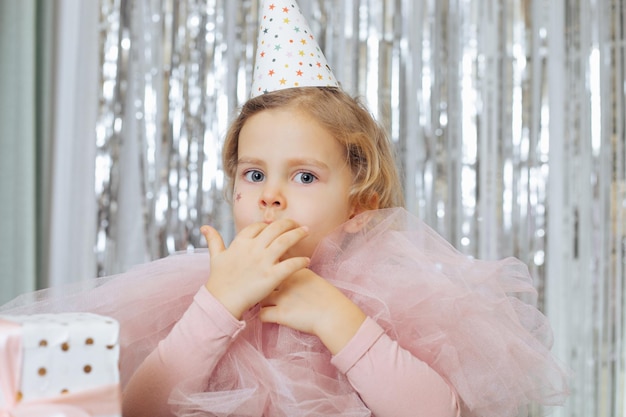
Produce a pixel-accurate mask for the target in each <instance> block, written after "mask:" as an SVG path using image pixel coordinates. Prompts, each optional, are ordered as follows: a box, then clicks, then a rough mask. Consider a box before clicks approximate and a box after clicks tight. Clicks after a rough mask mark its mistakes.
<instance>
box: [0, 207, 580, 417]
mask: <svg viewBox="0 0 626 417" xmlns="http://www.w3.org/2000/svg"><path fill="white" fill-rule="evenodd" d="M351 222H355V223H353V224H352V225H353V226H354V224H356V222H359V224H360V226H359V227H340V228H339V229H338V230H337V231H336V232H335V233H333V234H331V235H330V236H328V237H327V238H326V239H325V240H324V241H322V242H321V243H320V245H319V247H318V248H317V250H316V252H315V254H314V255H313V257H312V263H311V266H310V268H311V269H312V270H314V271H315V272H316V273H318V274H319V275H321V276H322V277H324V278H326V279H328V280H329V281H330V282H331V283H333V284H334V285H335V286H336V287H338V288H339V289H340V290H342V291H343V292H344V293H345V294H347V295H348V296H349V297H350V298H351V299H352V300H353V301H354V302H355V303H356V304H357V305H359V306H360V307H361V308H362V309H363V311H364V312H365V313H366V314H367V315H368V316H370V317H371V318H373V319H374V320H375V321H376V322H377V323H378V324H379V325H380V326H382V327H383V328H384V329H385V331H386V332H387V334H388V335H389V336H390V337H391V338H392V339H395V340H397V341H398V343H399V344H400V345H401V346H402V347H403V348H404V349H406V350H408V351H410V352H411V353H412V354H413V355H414V356H416V357H417V358H419V359H421V360H422V361H424V362H426V363H428V364H429V365H430V366H431V367H432V368H433V369H434V370H435V371H437V372H438V373H439V374H440V375H441V376H443V377H444V378H445V379H446V380H447V381H449V383H450V384H451V386H452V387H454V389H455V390H456V392H457V394H458V396H459V398H460V399H461V414H462V416H464V417H514V416H518V415H526V412H527V410H528V409H530V408H531V407H535V406H537V405H540V406H553V405H559V404H562V403H563V401H564V400H565V398H566V397H567V395H568V375H567V371H566V370H565V369H564V368H563V366H562V365H561V364H559V363H558V361H557V360H556V359H555V358H554V357H553V356H552V354H551V352H550V348H551V344H552V332H551V328H550V325H549V323H548V320H547V319H546V317H545V316H544V315H543V314H541V312H540V311H539V310H537V308H536V307H535V306H534V302H535V300H536V290H535V289H534V287H533V284H532V279H531V277H530V275H529V273H528V270H527V267H526V266H525V265H524V264H523V263H522V262H520V261H519V260H517V259H515V258H506V259H503V260H500V261H480V260H475V259H472V258H469V257H467V256H465V255H463V254H461V253H459V252H458V251H457V250H455V249H454V248H453V247H452V246H451V245H450V244H449V243H448V242H447V241H446V240H445V239H443V238H442V237H441V236H439V235H438V234H437V233H436V232H435V231H433V230H432V229H430V228H429V227H428V226H427V225H426V224H424V223H423V222H422V221H421V220H419V219H418V218H416V217H414V216H413V215H411V214H409V213H408V212H407V211H405V210H404V209H400V208H396V209H384V210H377V211H370V212H366V213H363V214H361V215H360V216H357V218H355V219H353V220H351ZM208 257H209V255H208V252H207V251H206V250H199V251H196V252H194V253H180V254H176V255H172V256H169V257H167V258H164V259H161V260H157V261H153V262H150V263H147V264H144V265H140V266H137V267H135V268H133V269H131V270H130V271H128V272H126V273H123V274H119V275H115V276H111V277H105V278H99V279H95V280H88V281H85V282H84V283H81V284H79V285H74V286H70V287H63V288H57V289H55V288H53V289H47V290H42V291H38V292H35V293H31V294H26V295H23V296H20V297H18V298H17V299H15V300H13V301H12V302H10V303H8V304H6V305H4V306H2V307H1V308H0V313H2V314H11V313H13V314H24V313H37V312H61V311H91V312H96V313H98V314H105V315H109V316H111V317H114V318H116V319H117V320H119V322H120V324H121V352H122V356H121V363H120V368H121V378H122V386H124V385H125V384H126V383H127V382H128V380H129V378H130V376H131V375H132V373H133V372H134V371H135V369H136V368H137V367H138V366H139V364H140V363H141V362H142V361H143V360H144V358H145V357H146V356H147V355H148V354H149V353H150V352H151V351H152V350H153V349H154V348H155V347H156V345H157V343H158V342H159V341H160V340H161V339H163V338H164V337H165V336H166V335H167V334H168V333H169V331H170V330H171V328H172V327H173V325H174V324H175V323H176V321H177V320H179V319H180V317H181V316H182V315H183V313H184V312H185V310H186V309H187V307H188V306H189V305H190V303H191V301H192V298H193V296H194V295H195V293H196V292H197V291H198V289H199V288H200V286H202V285H203V284H204V283H205V282H206V280H207V278H208V276H209V258H208ZM255 314H256V311H255V310H254V309H253V310H251V311H250V312H249V313H248V314H247V315H246V316H245V317H244V319H245V320H246V321H247V326H246V331H244V332H242V333H241V334H240V335H239V336H238V339H237V340H236V342H235V343H233V345H232V347H231V348H230V349H229V351H228V352H227V354H226V355H225V357H224V358H223V359H222V360H221V362H220V363H219V364H218V366H217V368H216V369H215V371H214V373H213V374H212V376H211V380H210V386H209V387H208V389H207V392H205V393H187V394H188V395H186V396H185V395H183V396H182V397H181V398H183V399H182V401H190V402H195V403H200V404H204V405H203V406H204V407H206V411H207V412H209V410H210V409H211V407H212V405H211V404H213V405H216V404H220V406H223V405H224V404H225V403H227V402H228V401H233V398H234V397H237V396H248V397H247V398H245V399H243V400H242V399H241V398H239V399H237V398H235V400H236V401H235V402H236V403H237V404H239V406H240V405H241V402H242V401H244V402H245V401H248V402H249V405H250V407H251V408H252V407H254V404H259V403H261V404H262V403H263V401H266V400H267V398H268V397H272V396H274V397H276V396H277V395H279V394H280V393H281V392H289V393H290V397H292V398H300V399H302V398H306V399H307V401H309V402H318V403H324V402H329V403H333V404H334V406H336V404H337V403H341V401H343V403H342V404H344V405H342V407H343V410H342V412H341V415H354V416H357V415H358V416H361V415H362V416H367V415H370V414H369V411H368V410H367V409H366V408H365V406H364V405H363V404H362V403H361V402H360V401H353V400H352V399H353V398H354V395H353V394H354V390H353V388H352V387H351V386H350V385H349V382H348V381H347V379H346V378H345V377H344V376H343V375H341V374H339V373H338V372H333V371H332V369H331V368H329V359H330V355H329V353H328V352H327V350H326V349H325V348H324V346H323V345H322V344H321V342H320V341H319V340H317V339H316V338H315V337H312V336H310V335H306V334H302V333H299V332H297V331H293V330H291V329H288V328H284V327H280V326H276V325H272V326H271V327H264V326H263V325H261V324H260V323H259V322H258V321H257V320H255ZM262 332H265V333H266V334H263V335H262V334H261V333H262ZM268 337H269V338H273V339H275V343H272V344H270V346H271V347H270V348H269V349H268V348H267V345H265V346H264V348H263V349H261V345H260V343H261V342H260V340H261V339H265V340H267V338H268ZM258 381H265V382H264V383H263V386H262V387H261V386H260V385H259V383H258ZM267 381H271V383H267ZM268 387H269V388H268ZM341 398H344V399H345V401H344V400H341ZM179 400H180V398H179ZM274 401H277V400H274ZM294 406H296V407H297V404H296V405H294V404H285V407H286V408H285V409H288V408H289V407H294ZM184 408H185V407H184V406H183V407H181V409H184ZM291 410H292V411H293V408H292V409H291ZM209 415H210V414H209ZM286 415H290V414H286ZM291 415H293V414H291Z"/></svg>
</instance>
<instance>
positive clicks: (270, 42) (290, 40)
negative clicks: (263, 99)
mask: <svg viewBox="0 0 626 417" xmlns="http://www.w3.org/2000/svg"><path fill="white" fill-rule="evenodd" d="M260 20H261V23H260V28H259V39H258V42H257V50H256V56H255V63H254V71H253V77H252V88H251V91H250V97H251V98H253V97H256V96H259V95H261V94H264V93H269V92H271V91H277V90H283V89H286V88H294V87H339V83H338V82H337V80H336V78H335V75H334V74H333V72H332V70H331V69H330V66H328V62H327V61H326V57H325V56H324V54H323V53H322V50H321V49H320V47H319V45H318V43H317V41H316V40H315V37H314V36H313V33H312V32H311V29H310V27H309V25H308V23H307V21H306V19H305V18H304V16H303V15H302V13H301V11H300V8H299V7H298V4H297V3H296V2H295V1H294V0H264V1H263V8H262V9H261V19H260Z"/></svg>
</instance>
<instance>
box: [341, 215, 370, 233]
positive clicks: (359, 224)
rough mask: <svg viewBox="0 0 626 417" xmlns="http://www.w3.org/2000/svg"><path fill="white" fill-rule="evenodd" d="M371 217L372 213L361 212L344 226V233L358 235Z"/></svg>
mask: <svg viewBox="0 0 626 417" xmlns="http://www.w3.org/2000/svg"><path fill="white" fill-rule="evenodd" d="M373 215H374V213H373V212H372V211H371V210H362V211H361V212H360V213H359V214H356V215H354V216H353V217H352V218H351V219H350V220H348V222H347V223H346V224H344V226H343V230H344V231H345V232H346V233H358V232H360V231H361V230H362V229H363V228H364V227H365V225H367V223H369V221H370V219H371V218H372V216H373Z"/></svg>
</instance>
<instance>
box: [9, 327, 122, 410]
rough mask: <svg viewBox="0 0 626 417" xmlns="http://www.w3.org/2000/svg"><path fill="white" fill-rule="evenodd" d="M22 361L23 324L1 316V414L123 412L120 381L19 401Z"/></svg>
mask: <svg viewBox="0 0 626 417" xmlns="http://www.w3.org/2000/svg"><path fill="white" fill-rule="evenodd" d="M21 363H22V332H21V326H20V325H19V324H17V323H13V322H10V321H7V320H2V319H0V389H1V390H2V393H3V394H4V402H5V404H4V407H3V408H0V417H51V416H54V417H94V416H97V415H107V414H108V415H112V414H121V410H120V404H121V394H120V388H119V385H118V384H110V385H106V386H102V387H98V388H95V389H90V390H84V391H80V392H75V393H67V394H59V395H58V396H56V397H52V398H42V399H36V400H30V401H19V400H18V398H17V395H18V390H19V381H20V370H21V366H20V365H21Z"/></svg>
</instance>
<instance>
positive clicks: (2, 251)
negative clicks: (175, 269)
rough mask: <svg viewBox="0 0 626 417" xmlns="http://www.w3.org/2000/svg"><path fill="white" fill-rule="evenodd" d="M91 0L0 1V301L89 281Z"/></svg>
mask: <svg viewBox="0 0 626 417" xmlns="http://www.w3.org/2000/svg"><path fill="white" fill-rule="evenodd" d="M97 28H98V2H96V1H80V0H55V1H47V2H38V1H35V0H25V1H9V0H2V1H1V2H0V54H1V56H2V58H1V59H0V90H1V91H2V95H0V195H2V199H1V200H2V202H1V203H0V236H2V239H1V240H0V242H2V243H0V304H2V303H3V302H5V301H8V300H9V299H11V298H13V297H14V296H16V295H18V294H20V293H23V292H26V291H31V290H34V289H36V288H38V287H46V286H49V285H55V284H59V283H62V282H71V281H75V280H79V279H83V278H85V277H91V276H93V275H94V271H95V267H94V265H95V262H94V255H93V245H94V239H95V238H94V234H95V217H96V210H95V201H94V198H93V184H94V179H93V178H94V164H95V162H94V149H95V140H94V136H95V132H94V128H93V126H94V124H95V115H96V108H97V102H98V100H97V84H98V80H97V77H98V68H97V67H98V55H97V54H98V42H97V30H98V29H97Z"/></svg>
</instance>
